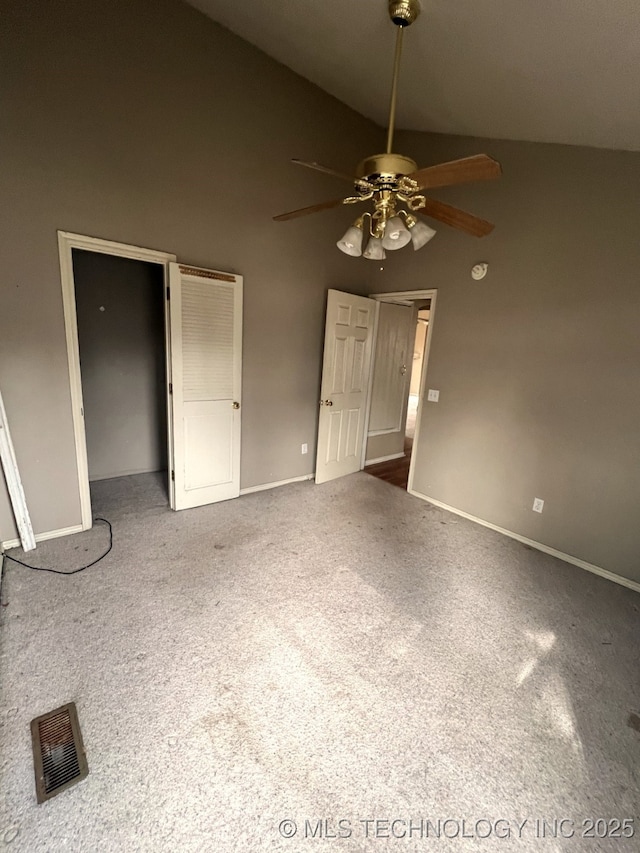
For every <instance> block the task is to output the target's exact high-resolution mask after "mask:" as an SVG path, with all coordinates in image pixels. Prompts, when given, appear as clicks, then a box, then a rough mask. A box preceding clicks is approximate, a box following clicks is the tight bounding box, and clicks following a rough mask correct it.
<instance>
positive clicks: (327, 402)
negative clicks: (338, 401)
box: [324, 400, 333, 406]
mask: <svg viewBox="0 0 640 853" xmlns="http://www.w3.org/2000/svg"><path fill="white" fill-rule="evenodd" d="M324 404H325V406H333V400H325V401H324Z"/></svg>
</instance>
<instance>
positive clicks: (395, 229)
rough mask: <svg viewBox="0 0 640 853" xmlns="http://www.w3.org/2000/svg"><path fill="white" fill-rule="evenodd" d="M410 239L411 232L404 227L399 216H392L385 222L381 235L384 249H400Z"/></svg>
mask: <svg viewBox="0 0 640 853" xmlns="http://www.w3.org/2000/svg"><path fill="white" fill-rule="evenodd" d="M410 240H411V234H410V233H409V231H408V230H407V229H406V228H405V224H404V222H403V221H402V219H401V218H400V217H399V216H392V217H391V219H390V220H389V221H388V222H387V225H386V227H385V229H384V236H383V237H382V245H383V247H384V248H385V249H401V248H402V247H403V246H406V245H407V243H408V242H409V241H410Z"/></svg>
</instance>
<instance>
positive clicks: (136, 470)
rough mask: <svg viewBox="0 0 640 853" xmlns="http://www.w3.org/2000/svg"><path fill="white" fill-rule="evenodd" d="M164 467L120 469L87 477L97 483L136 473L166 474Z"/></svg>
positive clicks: (91, 481)
mask: <svg viewBox="0 0 640 853" xmlns="http://www.w3.org/2000/svg"><path fill="white" fill-rule="evenodd" d="M166 473H167V469H166V468H132V469H131V471H120V472H119V473H118V474H98V475H97V476H93V475H92V476H91V477H89V482H90V483H99V482H100V481H101V480H116V479H118V477H133V476H135V475H136V474H166Z"/></svg>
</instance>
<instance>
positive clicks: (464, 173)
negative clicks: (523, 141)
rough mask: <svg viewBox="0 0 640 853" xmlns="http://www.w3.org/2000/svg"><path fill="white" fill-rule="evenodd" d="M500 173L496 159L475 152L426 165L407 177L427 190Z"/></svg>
mask: <svg viewBox="0 0 640 853" xmlns="http://www.w3.org/2000/svg"><path fill="white" fill-rule="evenodd" d="M501 174H502V168H501V166H500V163H498V161H497V160H493V159H492V158H491V157H488V156H487V155H486V154H476V155H475V156H474V157H464V158H463V159H462V160H451V161H450V162H448V163H440V164H439V165H437V166H427V167H426V168H425V169H418V171H417V172H413V173H412V174H411V175H407V177H408V178H411V180H413V181H416V182H417V184H418V188H419V189H421V190H428V189H433V188H434V187H450V186H452V185H453V184H468V183H471V181H490V180H492V179H493V178H499V177H500V175H501Z"/></svg>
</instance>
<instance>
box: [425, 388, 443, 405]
mask: <svg viewBox="0 0 640 853" xmlns="http://www.w3.org/2000/svg"><path fill="white" fill-rule="evenodd" d="M439 397H440V392H439V391H436V390H435V389H434V388H429V393H428V394H427V400H429V401H430V402H431V403H437V402H438V399H439Z"/></svg>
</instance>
